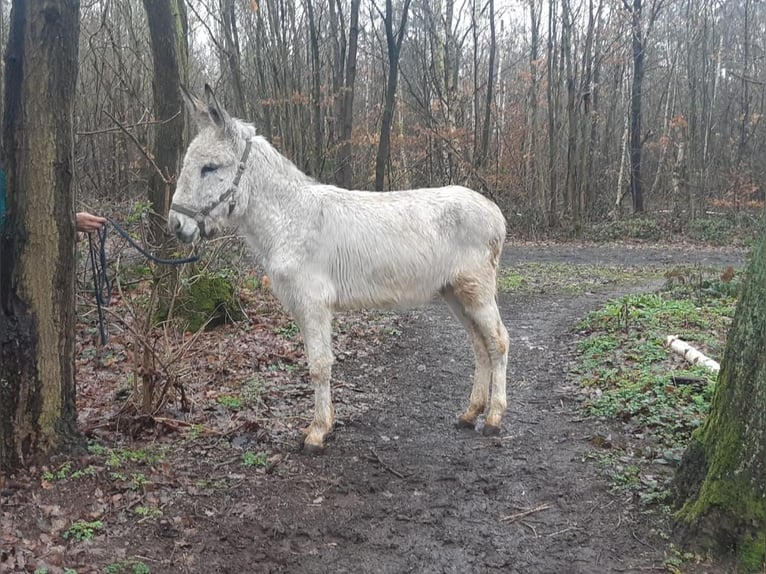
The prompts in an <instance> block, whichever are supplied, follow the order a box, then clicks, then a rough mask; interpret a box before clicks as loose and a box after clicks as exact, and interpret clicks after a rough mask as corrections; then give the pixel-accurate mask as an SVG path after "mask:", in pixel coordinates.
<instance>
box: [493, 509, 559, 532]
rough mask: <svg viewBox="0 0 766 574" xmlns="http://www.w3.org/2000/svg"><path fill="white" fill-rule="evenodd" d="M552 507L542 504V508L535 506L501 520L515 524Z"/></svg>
mask: <svg viewBox="0 0 766 574" xmlns="http://www.w3.org/2000/svg"><path fill="white" fill-rule="evenodd" d="M550 507H551V505H550V504H541V505H540V506H535V507H534V508H530V509H529V510H525V511H523V512H517V513H516V514H509V515H508V516H502V517H501V518H500V520H501V521H503V522H515V521H517V520H518V519H519V518H524V517H525V516H529V515H530V514H534V513H535V512H542V511H543V510H548V509H549V508H550ZM535 535H536V534H535Z"/></svg>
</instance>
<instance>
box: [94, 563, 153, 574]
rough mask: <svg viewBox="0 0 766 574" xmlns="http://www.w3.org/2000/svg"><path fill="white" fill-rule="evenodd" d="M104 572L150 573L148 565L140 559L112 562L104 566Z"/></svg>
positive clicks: (111, 573) (110, 573) (117, 573)
mask: <svg viewBox="0 0 766 574" xmlns="http://www.w3.org/2000/svg"><path fill="white" fill-rule="evenodd" d="M104 573H105V574H151V570H149V567H148V566H147V565H146V564H144V563H143V562H141V561H140V560H123V561H122V562H113V563H112V564H109V565H108V566H106V567H105V568H104Z"/></svg>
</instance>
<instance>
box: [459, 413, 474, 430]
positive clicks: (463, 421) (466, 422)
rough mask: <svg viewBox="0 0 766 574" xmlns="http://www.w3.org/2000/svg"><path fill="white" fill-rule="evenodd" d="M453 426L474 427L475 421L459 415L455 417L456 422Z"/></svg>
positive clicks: (461, 427) (460, 427)
mask: <svg viewBox="0 0 766 574" xmlns="http://www.w3.org/2000/svg"><path fill="white" fill-rule="evenodd" d="M455 426H456V427H457V428H459V429H475V428H476V421H475V420H473V421H472V420H469V419H465V418H463V417H462V416H459V417H458V418H457V422H456V423H455Z"/></svg>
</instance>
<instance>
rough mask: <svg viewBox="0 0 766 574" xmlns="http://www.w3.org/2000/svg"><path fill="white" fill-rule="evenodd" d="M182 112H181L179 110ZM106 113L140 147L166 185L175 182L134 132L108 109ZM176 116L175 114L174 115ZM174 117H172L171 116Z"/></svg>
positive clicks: (139, 149)
mask: <svg viewBox="0 0 766 574" xmlns="http://www.w3.org/2000/svg"><path fill="white" fill-rule="evenodd" d="M179 113H180V112H179ZM104 114H105V115H106V116H107V117H108V118H109V119H110V120H112V121H113V122H114V123H115V124H117V127H119V128H120V130H121V131H122V132H124V133H125V135H126V136H128V137H129V138H130V140H131V141H132V142H133V143H134V144H136V147H137V148H138V151H140V152H141V153H142V154H143V156H144V157H145V158H146V159H147V160H148V161H149V163H150V164H152V167H153V168H154V169H155V170H156V171H157V173H158V174H159V176H160V178H161V179H162V181H163V182H164V183H165V184H166V185H170V184H172V183H173V180H172V179H170V178H168V177H167V176H166V175H165V174H164V173H162V170H161V169H160V166H158V165H157V163H156V162H155V161H154V158H153V157H152V156H151V154H150V153H149V152H148V151H146V149H145V148H144V147H143V146H142V145H141V144H140V143H139V141H138V140H137V139H136V136H134V135H133V134H132V133H130V130H128V128H126V127H125V126H124V125H122V123H120V121H119V120H118V119H117V118H115V117H114V116H113V115H112V114H110V113H109V112H108V111H106V110H104ZM174 117H175V116H174ZM171 119H172V118H171Z"/></svg>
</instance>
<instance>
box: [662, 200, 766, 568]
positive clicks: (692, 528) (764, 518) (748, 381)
mask: <svg viewBox="0 0 766 574" xmlns="http://www.w3.org/2000/svg"><path fill="white" fill-rule="evenodd" d="M764 348H766V214H764V220H763V222H762V227H761V234H760V236H759V237H758V240H757V243H756V246H755V248H754V251H753V257H752V260H751V262H750V265H749V267H748V270H747V275H746V279H745V282H744V285H743V288H742V291H741V295H740V298H739V303H738V305H737V311H736V313H735V316H734V322H733V324H732V326H731V329H730V331H729V336H728V339H727V341H726V349H725V351H724V355H723V360H722V361H721V371H720V373H719V375H718V383H717V385H716V390H715V394H714V396H713V401H712V404H711V407H710V413H709V415H708V417H707V419H706V420H705V423H704V424H703V425H702V427H701V428H700V429H699V430H698V431H697V432H696V433H695V434H694V436H693V437H692V441H691V443H690V445H689V447H688V448H687V450H686V453H685V454H684V458H683V460H682V461H681V466H680V468H679V469H678V473H677V475H676V479H675V482H674V485H673V486H674V494H675V498H676V502H677V503H678V506H680V507H681V509H680V511H679V512H678V514H677V518H678V530H679V533H680V535H681V537H682V538H683V539H684V541H685V542H686V543H688V544H690V545H693V546H695V547H701V548H703V549H704V550H706V551H707V550H713V551H717V552H719V553H723V554H734V555H735V556H736V557H737V560H738V562H739V570H738V571H741V572H762V571H763V570H762V569H763V568H764V567H766V353H764Z"/></svg>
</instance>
